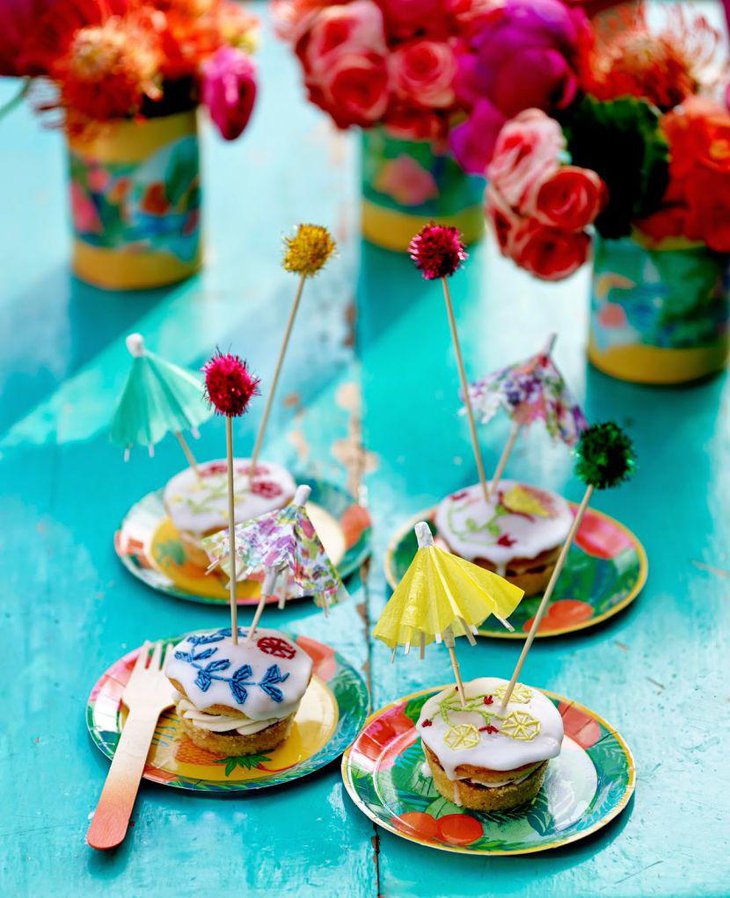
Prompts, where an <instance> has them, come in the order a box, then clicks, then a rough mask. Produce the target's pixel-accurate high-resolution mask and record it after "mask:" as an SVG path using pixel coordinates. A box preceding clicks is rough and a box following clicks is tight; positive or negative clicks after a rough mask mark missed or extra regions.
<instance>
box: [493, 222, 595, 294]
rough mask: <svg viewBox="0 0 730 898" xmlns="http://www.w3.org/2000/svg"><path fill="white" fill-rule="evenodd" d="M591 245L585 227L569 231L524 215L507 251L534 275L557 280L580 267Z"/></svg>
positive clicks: (513, 233)
mask: <svg viewBox="0 0 730 898" xmlns="http://www.w3.org/2000/svg"><path fill="white" fill-rule="evenodd" d="M590 246H591V238H590V237H589V236H588V234H586V233H585V232H584V231H579V232H578V233H570V232H569V231H561V230H559V229H558V228H550V227H545V226H544V225H542V224H540V223H539V222H538V221H535V220H534V219H531V218H525V219H523V220H522V221H521V222H520V224H519V226H518V227H517V228H515V230H514V231H513V232H512V234H511V237H510V241H509V245H508V248H507V255H509V256H510V258H512V259H513V260H514V261H515V262H516V263H517V264H518V265H519V266H520V268H524V269H525V271H529V272H530V274H534V275H535V277H539V278H542V279H543V280H545V281H559V280H561V279H562V278H566V277H568V275H570V274H573V272H574V271H577V269H578V268H580V266H581V265H582V264H583V263H584V262H585V261H586V259H587V258H588V253H589V250H590Z"/></svg>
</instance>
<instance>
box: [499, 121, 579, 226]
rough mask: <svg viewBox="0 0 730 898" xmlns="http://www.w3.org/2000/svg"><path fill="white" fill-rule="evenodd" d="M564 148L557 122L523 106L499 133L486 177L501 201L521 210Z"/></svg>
mask: <svg viewBox="0 0 730 898" xmlns="http://www.w3.org/2000/svg"><path fill="white" fill-rule="evenodd" d="M564 148H565V138H564V137H563V132H562V131H561V129H560V125H559V124H558V123H557V122H556V121H555V120H554V119H551V118H550V117H549V116H547V115H545V113H544V112H541V111H540V110H539V109H526V110H525V111H524V112H521V113H520V114H519V115H517V116H516V117H515V118H513V119H511V120H510V121H508V122H507V124H506V125H505V126H504V127H503V128H502V130H501V131H500V132H499V136H498V138H497V142H496V144H495V147H494V155H493V157H492V161H491V163H490V165H489V168H488V169H487V177H488V178H489V180H490V182H491V184H492V186H493V187H494V189H495V190H496V191H498V192H499V193H501V195H502V197H503V198H504V200H505V202H507V203H508V204H509V205H510V206H512V207H513V208H514V209H517V210H518V211H520V212H522V211H524V209H525V208H526V207H529V204H530V202H531V201H532V192H533V191H535V190H536V188H537V187H538V186H539V185H540V184H542V182H543V181H544V180H545V179H546V178H547V177H548V176H550V175H551V174H553V172H555V171H557V169H558V167H559V165H560V162H559V159H558V156H559V154H560V153H561V151H562V150H563V149H564Z"/></svg>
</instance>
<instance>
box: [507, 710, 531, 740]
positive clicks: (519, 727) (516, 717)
mask: <svg viewBox="0 0 730 898" xmlns="http://www.w3.org/2000/svg"><path fill="white" fill-rule="evenodd" d="M500 732H501V733H502V735H503V736H509V737H510V738H511V739H519V740H520V741H522V742H530V741H531V740H532V739H534V738H535V736H537V734H538V733H539V732H540V721H539V720H537V719H536V718H535V717H533V716H532V714H528V713H527V712H526V711H511V712H510V713H509V714H508V715H507V716H506V717H505V719H504V720H503V721H502V726H501V727H500Z"/></svg>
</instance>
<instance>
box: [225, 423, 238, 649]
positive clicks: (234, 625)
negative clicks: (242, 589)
mask: <svg viewBox="0 0 730 898" xmlns="http://www.w3.org/2000/svg"><path fill="white" fill-rule="evenodd" d="M226 455H227V456H228V558H229V560H228V576H229V577H230V580H229V581H228V601H229V603H230V606H231V639H232V640H233V644H234V645H238V602H237V601H236V502H235V493H234V485H233V418H231V417H230V416H226Z"/></svg>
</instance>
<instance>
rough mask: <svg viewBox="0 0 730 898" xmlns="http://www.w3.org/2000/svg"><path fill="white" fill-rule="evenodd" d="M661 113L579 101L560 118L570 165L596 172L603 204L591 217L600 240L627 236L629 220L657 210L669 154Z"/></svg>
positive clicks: (632, 104)
mask: <svg viewBox="0 0 730 898" xmlns="http://www.w3.org/2000/svg"><path fill="white" fill-rule="evenodd" d="M659 120H660V113H659V110H658V109H656V108H655V107H654V106H651V105H650V104H649V103H647V102H646V101H645V100H640V99H637V98H635V97H621V98H620V99H618V100H611V101H608V102H601V101H599V100H596V99H594V98H593V97H589V96H585V97H582V98H581V99H580V100H579V101H578V102H577V103H574V104H573V105H572V106H570V107H569V108H568V109H567V110H566V111H565V112H564V113H562V115H561V116H560V122H561V124H562V126H563V130H564V132H565V135H566V137H567V140H568V147H569V149H570V155H571V159H572V162H573V164H574V165H578V166H581V167H582V168H589V169H592V170H593V171H595V172H597V173H598V174H599V175H600V176H601V177H602V178H603V180H604V181H605V182H606V184H607V186H608V194H609V196H608V203H607V205H606V208H605V209H604V210H603V212H602V213H601V214H600V215H599V216H598V218H597V219H596V229H597V230H598V232H599V234H601V235H602V236H603V237H608V238H612V239H615V238H618V237H624V236H627V235H628V234H630V233H631V222H632V221H633V220H634V219H636V218H643V217H644V216H646V215H649V214H650V213H651V212H654V211H656V209H658V208H659V206H660V205H661V201H662V197H663V196H664V192H665V190H666V188H667V185H668V183H669V165H668V159H669V151H668V147H667V142H666V140H665V139H664V137H663V135H662V133H661V131H660V128H659Z"/></svg>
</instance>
